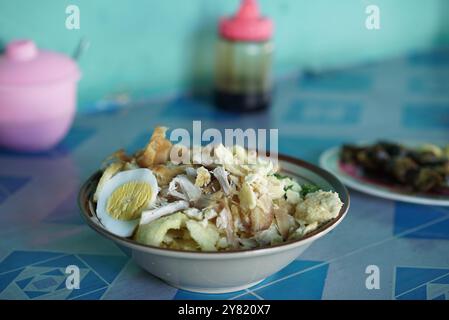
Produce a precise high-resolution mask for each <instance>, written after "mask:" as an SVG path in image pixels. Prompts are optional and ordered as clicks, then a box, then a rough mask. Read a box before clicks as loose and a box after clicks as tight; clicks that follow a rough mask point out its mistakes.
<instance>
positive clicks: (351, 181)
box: [320, 147, 449, 206]
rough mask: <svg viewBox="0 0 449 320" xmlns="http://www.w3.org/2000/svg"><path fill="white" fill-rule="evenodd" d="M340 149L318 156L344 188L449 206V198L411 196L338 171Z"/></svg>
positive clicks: (323, 166) (424, 195)
mask: <svg viewBox="0 0 449 320" xmlns="http://www.w3.org/2000/svg"><path fill="white" fill-rule="evenodd" d="M339 154H340V147H334V148H331V149H328V150H326V151H325V152H323V153H322V154H321V156H320V166H321V167H322V168H323V169H326V170H327V171H330V172H331V173H333V174H334V175H335V176H337V177H338V178H339V179H340V180H341V181H342V182H343V183H344V184H345V185H346V186H348V187H350V188H352V189H354V190H357V191H360V192H364V193H367V194H370V195H373V196H376V197H380V198H384V199H390V200H398V201H403V202H410V203H418V204H424V205H437V206H449V197H448V196H445V195H433V194H422V193H417V194H411V193H407V192H405V191H404V192H400V191H399V190H395V189H392V188H388V187H384V186H382V185H379V184H375V183H371V182H369V181H362V180H360V179H357V178H354V177H352V176H350V175H349V174H347V173H345V172H344V171H342V170H341V169H340V166H339V158H340V157H339Z"/></svg>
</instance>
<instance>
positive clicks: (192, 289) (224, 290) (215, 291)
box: [167, 278, 265, 294]
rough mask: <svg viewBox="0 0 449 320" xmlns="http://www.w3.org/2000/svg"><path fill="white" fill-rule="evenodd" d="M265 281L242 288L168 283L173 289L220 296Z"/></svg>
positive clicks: (255, 283)
mask: <svg viewBox="0 0 449 320" xmlns="http://www.w3.org/2000/svg"><path fill="white" fill-rule="evenodd" d="M264 280H265V278H264V279H262V280H259V281H256V282H251V283H248V284H245V285H242V286H236V287H224V288H220V287H217V288H202V287H189V286H180V285H177V284H174V283H172V282H167V283H168V284H169V285H171V286H172V287H175V288H178V289H182V290H185V291H190V292H196V293H209V294H220V293H230V292H236V291H241V290H244V289H247V288H250V287H252V286H255V285H257V284H259V283H261V282H262V281H264Z"/></svg>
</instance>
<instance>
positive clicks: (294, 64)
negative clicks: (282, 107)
mask: <svg viewBox="0 0 449 320" xmlns="http://www.w3.org/2000/svg"><path fill="white" fill-rule="evenodd" d="M69 4H76V5H78V6H79V8H80V10H81V29H80V30H67V29H66V28H65V18H66V14H65V8H66V6H67V5H69ZM237 4H238V1H237V0H188V1H187V0H114V1H111V0H71V1H66V0H35V1H30V0H9V1H8V0H0V39H1V41H2V42H3V43H5V42H7V41H9V40H11V39H14V38H19V37H20V38H23V37H27V38H33V39H35V40H36V41H37V43H38V45H39V46H41V47H46V48H51V49H54V50H59V51H63V52H66V53H72V52H73V50H74V48H75V47H76V45H77V43H78V41H79V40H80V39H81V38H82V37H86V38H87V39H89V41H90V42H91V47H90V49H89V51H88V52H87V53H86V54H85V55H84V56H83V57H82V58H81V60H80V65H81V69H82V72H83V79H82V81H81V83H80V107H79V109H80V110H87V109H88V108H89V105H91V103H92V102H93V101H98V100H100V99H113V98H114V97H116V96H120V97H122V98H123V97H125V98H126V97H127V96H131V97H146V96H151V95H164V94H168V93H174V92H179V91H183V90H189V89H192V88H207V87H208V86H209V85H210V81H209V80H210V77H211V74H212V66H213V56H214V55H213V50H214V41H215V34H216V21H217V18H218V17H219V16H220V15H222V14H224V13H230V12H232V11H233V10H234V9H235V8H236V6H237ZM260 4H261V7H262V11H263V12H264V13H265V14H267V15H269V16H271V17H272V18H273V19H274V21H275V24H276V33H275V45H276V56H275V71H276V72H277V73H278V74H280V73H281V74H282V73H284V72H289V71H292V70H295V69H298V68H326V67H333V66H345V65H349V64H352V63H357V62H361V61H367V60H376V59H381V58H385V57H390V56H395V55H398V54H401V53H404V52H409V51H411V50H424V49H426V48H429V47H432V46H435V45H438V44H442V43H447V42H448V39H449V35H448V31H449V25H448V20H449V19H448V18H447V14H448V13H449V0H425V1H423V0H370V1H368V0H338V1H336V0H260ZM369 4H377V5H378V6H379V7H380V10H381V29H380V30H377V31H369V30H367V29H366V28H365V23H364V21H365V18H366V14H365V7H366V6H367V5H369Z"/></svg>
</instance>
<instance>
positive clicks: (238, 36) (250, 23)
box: [219, 0, 273, 41]
mask: <svg viewBox="0 0 449 320" xmlns="http://www.w3.org/2000/svg"><path fill="white" fill-rule="evenodd" d="M219 30H220V35H221V36H222V37H224V38H226V39H229V40H237V41H265V40H268V39H270V38H271V35H272V33H273V23H272V22H271V20H270V19H268V18H265V17H262V16H261V15H260V13H259V7H258V5H257V1H256V0H242V1H241V4H240V9H239V11H238V12H237V14H236V15H235V16H233V17H225V18H222V19H221V20H220V25H219Z"/></svg>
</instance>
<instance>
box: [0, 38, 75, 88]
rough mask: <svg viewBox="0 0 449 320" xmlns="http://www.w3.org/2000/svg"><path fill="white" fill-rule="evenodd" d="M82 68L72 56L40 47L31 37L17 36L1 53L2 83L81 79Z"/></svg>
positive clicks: (0, 80) (29, 83) (25, 83)
mask: <svg viewBox="0 0 449 320" xmlns="http://www.w3.org/2000/svg"><path fill="white" fill-rule="evenodd" d="M79 77H80V72H79V69H78V66H77V64H76V63H75V61H73V60H72V59H71V58H70V57H68V56H65V55H63V54H60V53H57V52H51V51H43V50H38V48H37V47H36V45H35V44H34V42H33V41H31V40H16V41H13V42H10V43H9V44H8V45H7V46H6V52H5V54H3V55H2V56H0V85H32V84H47V83H51V82H54V81H65V80H74V81H77V80H78V79H79Z"/></svg>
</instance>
